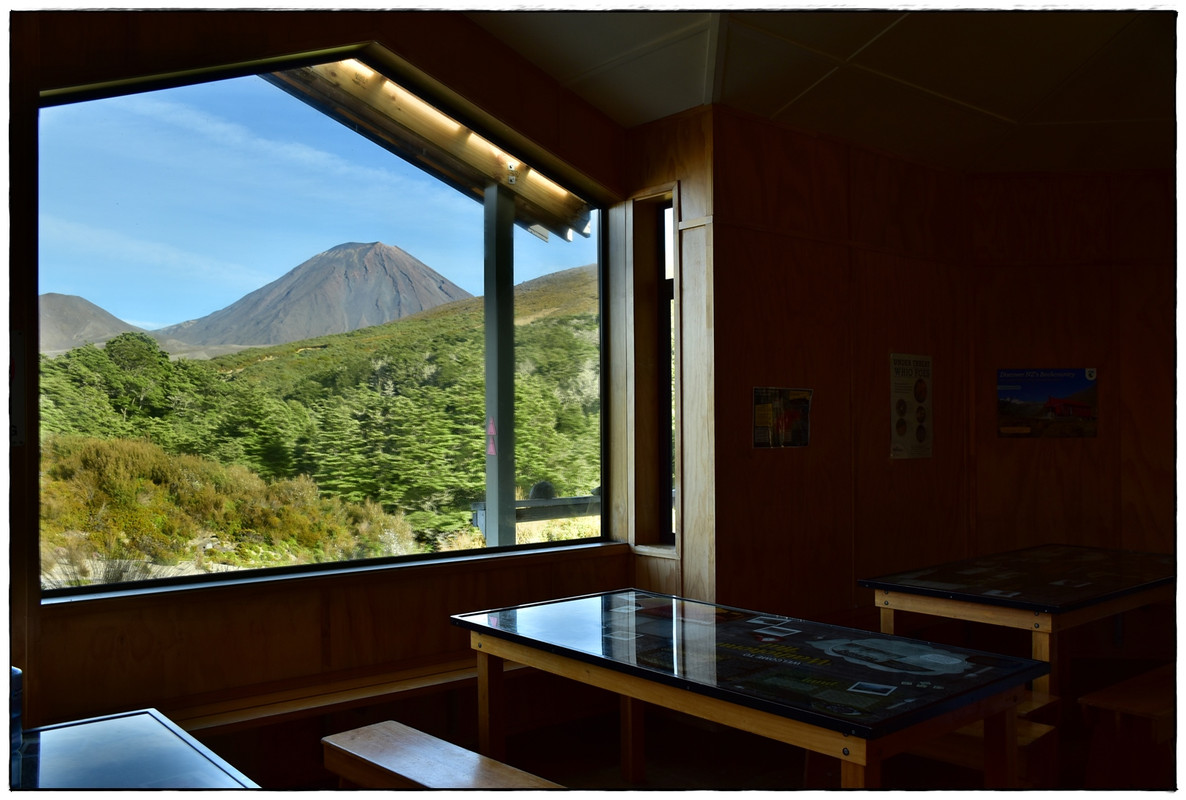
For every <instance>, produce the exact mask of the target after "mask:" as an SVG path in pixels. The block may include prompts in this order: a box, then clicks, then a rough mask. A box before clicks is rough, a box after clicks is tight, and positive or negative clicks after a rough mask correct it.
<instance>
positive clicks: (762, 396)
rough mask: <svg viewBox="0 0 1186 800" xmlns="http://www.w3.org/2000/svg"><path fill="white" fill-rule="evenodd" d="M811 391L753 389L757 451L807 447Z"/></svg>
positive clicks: (765, 387) (761, 387)
mask: <svg viewBox="0 0 1186 800" xmlns="http://www.w3.org/2000/svg"><path fill="white" fill-rule="evenodd" d="M810 438H811V390H810V389H776V388H773V387H769V386H756V387H754V447H806V446H807V442H808V440H809V439H810Z"/></svg>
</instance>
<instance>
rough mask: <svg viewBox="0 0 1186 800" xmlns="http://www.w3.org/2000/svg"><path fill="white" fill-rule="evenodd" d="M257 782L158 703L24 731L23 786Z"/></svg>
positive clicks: (238, 786)
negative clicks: (166, 714) (161, 710)
mask: <svg viewBox="0 0 1186 800" xmlns="http://www.w3.org/2000/svg"><path fill="white" fill-rule="evenodd" d="M254 786H255V784H254V783H253V782H252V781H251V780H250V779H248V778H247V777H246V776H244V775H243V774H242V773H240V772H239V771H238V770H236V769H234V768H233V767H231V766H230V765H229V764H227V763H226V762H224V761H223V760H222V759H220V758H219V757H218V756H216V755H214V753H212V752H211V751H209V750H207V749H206V747H204V746H203V745H202V744H200V743H199V742H198V741H197V740H196V739H194V738H193V737H191V736H190V735H189V734H187V733H185V731H183V730H181V729H180V728H178V727H177V726H176V725H174V724H173V723H172V722H170V721H169V720H168V719H166V718H165V717H163V716H162V715H160V714H159V713H158V712H156V711H155V710H154V709H143V710H140V711H133V712H129V713H126V714H113V715H111V716H108V717H94V718H91V719H86V720H79V721H77V722H67V723H63V724H61V725H50V726H46V727H44V728H35V729H33V730H31V731H26V732H25V733H24V741H23V744H22V746H21V759H20V788H22V789H38V788H40V789H243V788H253V787H254Z"/></svg>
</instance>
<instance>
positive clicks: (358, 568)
mask: <svg viewBox="0 0 1186 800" xmlns="http://www.w3.org/2000/svg"><path fill="white" fill-rule="evenodd" d="M346 59H359V60H361V61H363V63H365V64H367V65H368V66H374V67H375V68H376V71H378V72H380V74H382V75H383V76H385V77H387V78H388V79H390V80H391V81H393V82H396V83H398V85H400V86H401V87H403V88H404V89H406V90H407V91H409V92H411V93H414V94H415V95H417V96H418V97H420V98H421V99H422V100H423V101H424V102H426V103H428V104H430V105H432V106H433V107H434V108H436V109H438V110H439V111H441V112H442V113H445V114H447V115H449V116H450V117H452V118H454V119H456V120H457V121H458V122H459V123H460V124H462V125H463V126H465V127H466V128H468V129H469V130H471V131H473V132H474V133H476V134H478V135H479V136H482V137H484V138H485V139H486V140H488V141H489V142H491V143H493V144H494V145H495V146H497V147H499V148H502V149H503V150H505V151H506V152H508V153H516V154H517V155H518V156H521V157H522V161H520V163H526V162H528V161H529V162H530V163H531V164H533V165H541V164H542V165H545V167H546V170H547V171H549V172H550V173H553V174H554V175H555V176H556V182H557V185H559V186H560V187H561V188H563V189H565V190H567V191H569V192H571V193H573V194H576V193H577V192H574V190H573V188H571V187H570V186H569V185H568V184H569V182H570V181H571V175H572V173H571V171H570V170H569V169H568V168H567V167H565V166H564V165H563V164H562V163H560V162H558V161H556V160H555V159H554V158H551V157H547V156H544V155H543V154H542V153H539V152H530V153H528V152H522V151H523V150H533V148H531V147H520V146H517V145H519V144H520V143H519V142H511V143H507V141H506V138H507V137H504V136H500V135H498V131H499V130H503V131H508V132H509V130H508V129H507V128H506V127H505V126H503V125H502V124H501V123H497V122H496V121H495V122H494V124H490V122H489V121H487V122H483V121H482V120H481V119H480V116H481V115H480V112H471V111H470V109H469V108H468V107H467V106H468V104H467V103H465V101H464V100H462V99H461V98H460V97H458V96H457V95H456V94H455V93H452V92H450V91H448V90H447V89H446V88H445V87H444V86H443V85H441V84H438V83H435V82H433V81H431V79H428V78H427V77H425V76H424V75H423V74H422V73H420V72H419V70H416V69H415V68H414V67H412V66H411V65H409V64H407V63H406V62H404V61H403V60H402V59H400V58H398V57H397V56H395V55H394V54H393V53H391V52H390V51H388V50H387V49H386V48H384V47H382V46H381V45H378V44H377V43H375V42H365V43H361V44H350V45H344V46H341V47H330V48H324V49H318V50H313V51H306V52H301V53H296V54H291V55H283V56H276V57H271V58H264V59H259V60H252V61H247V62H238V63H234V64H226V65H215V66H210V67H203V68H199V69H193V70H185V71H179V72H170V73H163V74H156V75H145V76H137V77H134V78H127V79H122V80H117V81H109V82H103V83H95V84H86V85H81V86H72V87H63V88H56V89H47V90H43V91H41V92H40V94H39V96H38V100H37V106H36V110H37V113H38V116H39V115H40V110H41V109H43V108H50V107H54V106H60V105H70V104H75V103H80V102H87V101H93V100H101V99H106V98H114V97H119V96H124V95H131V94H139V93H144V92H152V91H160V90H164V89H170V88H181V87H184V86H190V85H195V84H199V83H208V82H215V81H222V80H229V79H233V78H241V77H250V76H261V74H263V73H274V72H280V71H284V70H290V69H298V68H302V67H310V66H314V65H318V64H323V63H327V62H330V61H342V60H346ZM269 83H272V84H273V86H275V87H276V88H277V90H278V91H286V89H284V88H282V87H280V86H279V85H278V84H276V83H275V82H274V81H269ZM290 93H291V92H290ZM310 105H314V104H313V103H310ZM317 110H318V111H319V112H320V113H323V114H325V115H326V116H328V117H330V118H331V119H335V120H336V121H338V122H340V123H341V122H343V119H341V118H340V117H338V116H337V115H334V114H330V113H328V112H327V111H326V110H325V109H322V108H317ZM348 127H350V126H348ZM354 132H355V133H356V134H357V135H360V136H363V137H364V138H367V139H370V140H371V141H375V142H376V143H377V144H379V145H380V146H382V147H384V149H386V150H388V151H389V152H391V154H392V156H393V157H398V158H403V159H404V160H405V161H408V162H409V163H411V164H413V165H414V166H416V167H418V168H420V169H422V170H424V171H425V172H426V173H427V174H429V175H431V176H432V177H434V178H436V179H437V180H439V181H441V182H443V183H445V184H447V185H450V186H452V187H453V188H454V189H457V190H459V191H462V192H463V193H465V194H468V195H470V196H473V193H472V191H467V190H466V189H465V188H464V187H463V186H459V185H458V184H457V182H456V181H453V180H449V179H447V177H445V176H443V175H442V174H439V173H434V172H433V171H432V170H431V169H428V168H427V167H426V166H425V164H424V159H423V157H421V158H413V157H412V156H411V155H405V154H403V153H400V152H397V151H396V150H394V149H393V148H392V147H391V146H390V140H385V141H377V140H376V139H375V137H374V136H372V135H370V134H369V133H367V132H364V131H362V130H359V129H357V128H356V129H354ZM38 138H39V136H38ZM510 138H514V137H513V132H512V136H511V137H510ZM33 173H34V185H37V183H39V180H40V179H39V175H38V174H37V169H36V167H35V168H34V170H33ZM512 182H513V181H512ZM497 185H498V184H497V182H496V181H491V182H490V183H489V184H488V185H487V189H488V190H493V189H496V188H497ZM577 191H578V192H579V193H580V194H581V196H585V197H588V196H590V195H591V194H593V193H592V192H589V191H587V190H584V189H582V188H578V189H577ZM490 194H497V192H493V191H490ZM478 199H480V198H478ZM586 202H587V203H588V209H589V214H590V216H591V217H593V218H594V221H595V223H596V224H595V225H594V226H593V227H594V230H595V231H596V233H595V236H596V239H595V242H594V245H595V252H596V259H597V286H598V309H597V313H598V348H599V357H598V381H599V386H598V390H599V391H598V394H599V404H600V407H601V414H600V415H599V419H600V429H599V442H598V450H599V457H600V474H601V486H602V487H606V486H607V484H608V480H607V477H608V472H609V461H608V459H609V442H608V441H607V426H608V419H607V417H608V413H607V408H608V406H607V402H608V392H609V389H608V378H609V369H608V358H607V349H606V348H607V346H608V336H607V330H606V324H605V323H606V320H607V308H608V302H609V300H608V297H607V292H606V277H605V276H606V257H607V254H608V246H607V237H608V231H607V230H606V226H605V224H604V220H605V208H604V206H602V205H600V204H598V203H596V202H595V201H586ZM520 211H522V204H521V203H519V202H516V203H515V213H512V215H511V220H510V226H511V227H513V226H514V225H520V226H522V227H524V228H529V227H530V226H529V225H528V224H524V222H523V221H522V219H521V216H520V214H519V213H518V212H520ZM485 216H486V218H487V219H486V221H485V222H484V226H485V228H486V230H485V231H484V233H483V236H484V238H485V240H486V243H485V244H484V248H483V249H484V252H485V258H486V260H487V261H490V259H491V254H490V249H491V244H490V240H491V239H492V238H497V237H499V236H501V237H504V238H509V237H510V231H509V230H507V231H498V232H496V231H492V227H493V225H494V224H495V223H494V222H493V221H492V219H491V218H492V216H493V215H491V214H490V213H487V214H486V215H485ZM537 235H538V234H537ZM496 262H497V263H496V265H495V269H496V270H507V269H510V270H512V273H511V274H510V275H509V276H507V280H508V282H509V283H510V284H511V288H512V290H513V245H512V248H511V256H510V259H509V260H508V259H505V258H503V259H496ZM487 271H489V268H488V270H487ZM37 272H38V271H37V270H35V271H34V275H35V280H37V281H38V283H39V280H38V278H37V277H36V276H37ZM490 289H491V287H490V279H489V276H487V278H486V280H485V286H484V289H483V291H484V296H485V295H486V294H489V293H490ZM34 294H35V296H36V294H37V292H36V291H35V292H34ZM485 305H486V309H487V313H489V309H490V306H491V304H490V303H489V302H487V303H486V304H485ZM509 308H510V315H511V319H510V320H509V321H506V323H507V324H508V325H509V327H510V329H511V331H512V333H513V329H514V323H513V314H514V308H513V303H511V304H510V306H509ZM486 325H487V334H486V335H487V336H488V337H489V335H490V333H489V328H490V326H491V321H490V320H487V322H486ZM513 347H514V345H513V341H512V343H511V345H510V348H511V353H512V356H511V361H512V368H511V369H510V373H509V374H510V379H511V381H512V383H511V385H510V387H508V391H510V392H511V397H512V398H513V396H514V383H513V381H514V369H513V360H514V355H513ZM18 368H19V364H18V365H14V371H16V370H17V369H18ZM26 371H27V372H28V373H29V374H28V376H27V380H28V383H29V384H31V387H32V388H35V387H38V386H39V384H40V372H39V370H38V369H37V367H36V366H33V367H32V368H31V369H27V370H26ZM22 382H23V380H22V379H21V378H20V377H19V376H16V377H14V389H15V387H17V386H19V385H20V384H21V383H22ZM489 393H490V390H489V388H488V389H487V394H488V395H489ZM19 394H21V393H20V391H19V390H14V392H13V399H14V403H15V402H17V395H19ZM512 407H513V406H512ZM13 410H14V411H16V410H17V409H15V408H14V409H13ZM489 414H490V409H489V407H488V408H487V416H489ZM16 416H19V415H14V420H15V417H16ZM31 416H32V419H31V422H33V423H34V424H35V426H36V428H37V429H38V430H33V431H24V430H22V429H21V426H19V425H16V424H15V422H14V428H13V442H14V443H16V444H21V443H25V442H27V441H28V437H29V436H30V435H32V436H37V435H39V432H38V431H39V420H40V416H39V415H38V414H36V413H34V414H33V415H31ZM489 480H490V479H489V469H488V470H487V487H489ZM39 493H40V492H39V490H38V494H39ZM487 496H489V488H488V489H487ZM606 505H607V504H606V503H604V502H603V504H602V512H601V523H600V535H599V536H598V537H596V538H581V539H571V540H563V541H550V542H537V543H527V544H493V545H491V544H487V545H486V546H485V547H482V548H476V549H473V550H455V551H446V552H437V553H416V554H409V555H399V556H385V557H379V558H370V559H357V560H348V561H331V562H318V563H310V564H300V565H292V566H277V567H262V568H252V569H244V570H236V571H231V572H215V573H207V574H200V575H187V576H175V577H162V578H153V579H151V580H145V581H130V582H123V583H105V584H91V585H86V586H72V587H62V588H48V589H47V588H45V587H43V586H41V585H40V584H39V582H38V586H37V591H38V596H39V598H40V602H41V604H43V605H47V604H55V605H56V604H59V603H63V602H74V601H78V600H84V599H101V598H109V597H120V596H133V595H143V594H154V593H164V592H176V591H182V590H196V589H200V588H213V587H229V586H238V585H247V584H258V583H262V582H269V581H287V580H295V579H302V578H311V577H321V576H332V575H340V574H344V573H351V572H371V571H375V570H384V569H392V568H405V567H416V566H423V565H426V564H432V565H436V564H441V565H444V564H448V563H450V562H454V563H456V562H459V561H470V560H473V559H483V558H498V557H500V556H503V557H505V556H514V555H519V554H526V553H530V552H538V551H547V550H554V549H565V550H567V549H571V548H589V547H599V546H604V545H609V544H616V542H615V541H614V540H613V539H612V537H611V533H610V529H609V528H610V526H609V521H608V519H607V514H606ZM511 523H512V530H511V536H512V537H513V535H514V528H513V523H514V512H513V509H512V513H511ZM504 538H505V535H504ZM32 540H33V543H34V544H35V547H34V548H33V550H34V551H35V552H34V555H33V558H34V560H36V561H38V562H40V555H39V550H40V546H39V543H40V530H37V531H36V532H35V533H34V534H33V535H32ZM487 541H488V542H489V541H490V539H487ZM496 541H497V539H496Z"/></svg>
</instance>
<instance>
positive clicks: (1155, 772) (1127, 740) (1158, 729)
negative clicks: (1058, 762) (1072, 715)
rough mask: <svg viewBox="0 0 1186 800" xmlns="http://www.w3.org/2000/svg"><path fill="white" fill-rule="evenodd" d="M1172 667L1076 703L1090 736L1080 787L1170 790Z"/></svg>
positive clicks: (1097, 693) (1172, 753)
mask: <svg viewBox="0 0 1186 800" xmlns="http://www.w3.org/2000/svg"><path fill="white" fill-rule="evenodd" d="M1175 673H1176V665H1175V664H1166V665H1164V666H1161V667H1157V668H1156V669H1153V670H1150V671H1148V672H1145V673H1143V674H1141V675H1137V676H1136V677H1134V678H1129V679H1128V680H1124V681H1121V682H1120V683H1117V684H1114V685H1112V686H1108V687H1106V688H1104V689H1100V690H1098V691H1095V692H1091V693H1089V694H1086V695H1084V696H1083V697H1080V698H1079V705H1080V707H1081V708H1082V710H1083V715H1084V718H1085V721H1086V723H1087V726H1088V728H1089V731H1090V741H1089V745H1088V758H1087V768H1086V770H1085V774H1084V781H1085V783H1087V784H1088V785H1089V786H1091V787H1094V788H1115V789H1121V788H1123V789H1171V788H1174V781H1175V775H1174V757H1175V754H1174V738H1175V731H1174V727H1175V716H1176V710H1175V708H1174V706H1175V700H1176V698H1175V688H1176V687H1175V681H1176V674H1175Z"/></svg>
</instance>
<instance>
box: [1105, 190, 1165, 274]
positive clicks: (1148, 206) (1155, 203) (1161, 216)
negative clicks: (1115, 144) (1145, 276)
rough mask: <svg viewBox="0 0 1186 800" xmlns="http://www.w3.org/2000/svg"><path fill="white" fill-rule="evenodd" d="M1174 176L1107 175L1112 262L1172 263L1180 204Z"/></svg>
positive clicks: (1118, 263)
mask: <svg viewBox="0 0 1186 800" xmlns="http://www.w3.org/2000/svg"><path fill="white" fill-rule="evenodd" d="M1174 189H1175V185H1174V176H1173V174H1172V173H1166V172H1155V173H1144V172H1137V173H1131V174H1122V175H1110V176H1108V190H1109V191H1108V194H1109V204H1108V218H1109V226H1108V235H1109V238H1110V247H1111V252H1110V255H1109V260H1110V261H1111V262H1112V263H1115V264H1117V265H1120V264H1125V263H1133V262H1136V263H1145V264H1149V263H1154V264H1157V265H1159V266H1160V267H1161V268H1163V269H1164V268H1165V267H1166V266H1168V265H1170V264H1173V263H1174V261H1175V259H1176V256H1177V253H1176V245H1177V236H1176V235H1175V234H1176V232H1177V229H1178V228H1177V217H1176V212H1177V203H1176V198H1175V197H1174Z"/></svg>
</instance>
